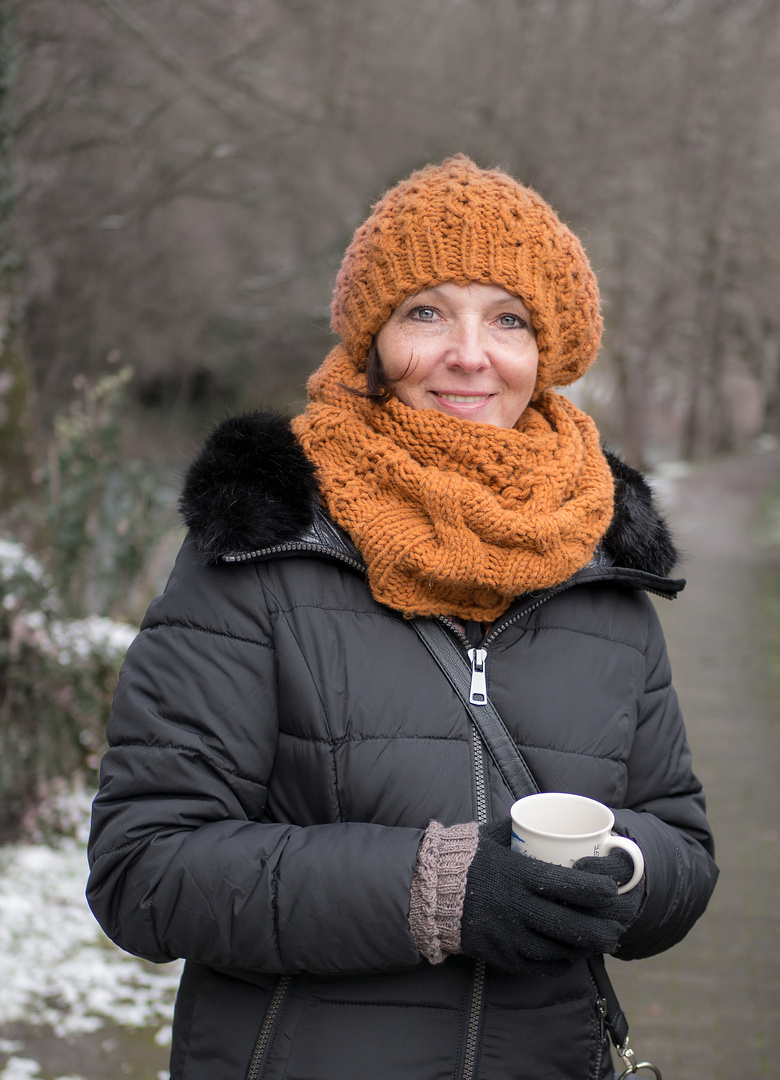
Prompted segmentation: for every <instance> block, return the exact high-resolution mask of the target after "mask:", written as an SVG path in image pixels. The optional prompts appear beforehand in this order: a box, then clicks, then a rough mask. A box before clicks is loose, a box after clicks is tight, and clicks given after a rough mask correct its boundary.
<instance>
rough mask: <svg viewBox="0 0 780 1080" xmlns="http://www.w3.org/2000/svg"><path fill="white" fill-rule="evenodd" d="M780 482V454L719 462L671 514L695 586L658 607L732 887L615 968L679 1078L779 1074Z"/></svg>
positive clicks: (638, 1021) (646, 1048)
mask: <svg viewBox="0 0 780 1080" xmlns="http://www.w3.org/2000/svg"><path fill="white" fill-rule="evenodd" d="M779 472H780V453H777V452H775V453H772V454H766V455H763V456H746V457H742V458H732V459H728V460H724V461H718V462H714V463H711V464H708V465H706V466H700V467H697V468H696V469H694V470H693V471H692V472H691V474H690V475H689V476H688V477H686V478H685V479H684V480H681V481H678V482H677V483H676V485H675V486H674V489H673V492H672V495H671V497H670V498H669V501H668V504H667V505H668V508H669V517H670V520H671V522H672V524H673V527H674V529H675V533H676V535H677V537H678V540H679V542H680V544H681V546H682V547H683V549H684V550H685V552H686V559H685V564H684V566H683V573H684V575H685V576H686V577H687V578H688V587H687V588H686V589H685V591H684V592H683V593H682V594H681V596H680V598H679V599H678V600H677V601H675V602H674V603H671V604H669V603H665V602H663V601H661V602H659V605H658V607H659V612H660V614H661V619H662V621H663V625H664V628H665V630H666V634H667V639H668V642H669V650H670V654H671V658H672V665H673V669H674V679H675V684H676V686H677V690H678V693H679V696H680V699H681V701H682V705H683V711H684V713H685V717H686V722H687V726H688V734H689V739H690V743H691V747H692V750H693V758H694V766H695V769H696V772H697V773H698V775H699V776H700V777H701V779H702V781H703V783H704V785H705V790H706V792H707V797H708V807H709V816H710V820H711V822H712V825H713V829H714V831H715V838H716V844H717V859H718V864H719V866H720V868H721V878H720V881H719V884H718V888H717V890H716V892H715V896H714V898H713V900H712V903H711V905H710V908H709V909H708V911H707V913H706V915H705V916H704V918H703V919H702V921H701V922H700V923H699V924H698V925H697V927H695V929H694V930H693V932H692V933H691V934H690V935H689V937H688V938H687V939H686V940H685V941H684V942H683V943H682V944H680V945H679V946H677V947H676V948H675V949H673V950H671V951H670V952H669V953H667V954H665V955H664V956H660V957H656V958H653V959H651V960H646V961H642V962H641V963H638V964H633V965H626V964H620V963H618V962H612V963H611V966H610V970H611V972H612V974H613V976H614V981H615V985H616V987H617V989H618V991H619V994H620V997H621V1001H622V1004H623V1007H624V1009H625V1011H626V1012H627V1014H628V1017H629V1020H630V1022H631V1027H632V1043H633V1045H634V1046H635V1048H636V1050H637V1053H638V1054H639V1055H641V1056H642V1057H649V1058H651V1060H655V1061H656V1063H657V1064H658V1065H659V1066H661V1067H663V1068H664V1075H665V1077H666V1078H667V1080H758V1078H759V1077H765V1076H776V1075H777V1074H778V1072H780V902H778V896H777V893H778V886H779V885H780V719H779V718H780V710H776V709H774V708H773V706H772V704H771V703H770V700H769V697H768V686H767V678H766V657H765V653H764V617H763V615H762V612H761V610H760V606H759V602H758V601H759V589H760V574H761V573H762V572H766V569H767V564H768V555H767V553H766V551H764V550H762V549H761V548H760V547H759V546H758V544H757V543H756V542H755V539H754V535H755V533H754V528H753V523H754V518H755V512H756V507H757V504H758V501H759V498H760V496H761V493H762V492H763V491H764V489H765V488H766V486H767V484H768V483H769V482H770V481H771V480H772V479H773V478H774V477H775V476H777V475H778V473H779ZM641 1075H644V1074H641Z"/></svg>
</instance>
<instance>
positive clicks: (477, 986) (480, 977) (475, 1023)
mask: <svg viewBox="0 0 780 1080" xmlns="http://www.w3.org/2000/svg"><path fill="white" fill-rule="evenodd" d="M471 735H472V746H473V749H474V792H475V797H474V802H475V810H476V814H477V821H478V822H479V824H480V825H484V824H485V822H486V821H487V794H486V780H485V758H484V748H483V746H482V739H481V738H480V737H479V732H478V731H477V728H476V725H474V724H472V725H471ZM486 966H487V965H486V964H485V961H484V960H476V961H475V962H474V976H473V979H472V984H471V1001H470V1002H469V1015H468V1020H467V1022H466V1041H465V1044H464V1049H463V1068H462V1069H461V1073H460V1080H474V1070H475V1069H476V1065H477V1050H478V1048H479V1031H480V1028H481V1026H482V1013H483V1009H484V1002H485V969H486Z"/></svg>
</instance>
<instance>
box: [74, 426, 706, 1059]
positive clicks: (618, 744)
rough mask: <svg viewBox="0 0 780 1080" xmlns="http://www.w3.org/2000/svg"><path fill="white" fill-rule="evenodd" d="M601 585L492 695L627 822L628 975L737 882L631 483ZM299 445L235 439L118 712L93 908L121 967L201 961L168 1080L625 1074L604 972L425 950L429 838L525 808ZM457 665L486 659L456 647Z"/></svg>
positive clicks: (572, 585) (536, 623) (498, 630)
mask: <svg viewBox="0 0 780 1080" xmlns="http://www.w3.org/2000/svg"><path fill="white" fill-rule="evenodd" d="M613 469H614V471H615V475H616V480H617V495H618V500H617V512H616V516H615V520H614V522H613V525H612V527H611V529H610V532H609V533H608V535H607V537H606V538H605V543H604V544H603V545H602V548H601V549H600V551H599V556H598V558H597V559H596V560H594V562H593V564H591V565H590V566H588V567H587V568H586V569H585V570H583V571H582V572H580V573H579V574H577V575H576V577H575V578H574V579H572V580H571V581H570V582H567V583H566V584H565V586H562V587H559V588H557V589H552V590H550V591H549V592H546V593H543V594H539V595H533V596H526V597H521V598H520V599H519V600H518V601H517V603H515V604H514V606H513V607H512V608H511V609H510V610H509V611H508V612H507V613H506V615H505V616H504V617H502V618H501V619H500V620H499V621H498V622H497V623H496V624H495V625H494V627H493V628H492V629H491V630H490V632H489V634H488V635H487V638H486V641H485V643H484V645H485V647H486V648H487V651H488V662H487V680H488V690H489V694H490V697H491V699H492V701H493V702H494V704H495V705H496V707H497V708H498V710H499V712H500V713H501V714H502V716H503V717H504V720H505V722H506V724H507V726H508V727H509V729H510V731H511V732H512V734H513V736H514V737H515V739H516V740H517V742H518V743H519V744H520V745H521V746H522V748H523V750H524V753H525V756H526V759H527V761H528V763H529V765H530V767H531V769H532V771H533V772H534V774H535V777H536V780H537V783H538V784H539V786H540V788H541V789H542V790H555V791H573V792H579V793H581V794H583V795H588V796H591V797H593V798H596V799H600V800H602V801H603V802H606V803H608V804H609V805H610V806H612V807H613V808H615V809H616V811H617V813H616V817H617V827H618V829H619V831H621V832H623V833H625V834H626V835H629V836H631V837H633V838H634V839H635V840H636V841H637V842H638V843H639V844H640V846H641V847H642V849H643V852H644V855H645V860H646V866H647V898H646V901H645V904H644V907H643V910H642V913H641V915H640V917H639V919H638V921H637V922H636V923H635V925H634V926H633V927H632V928H631V930H630V931H629V933H628V935H627V936H626V938H625V940H624V942H623V944H622V949H621V951H622V955H623V956H624V957H625V958H633V957H641V956H647V955H650V954H652V953H655V952H658V951H660V950H662V949H666V948H668V947H669V946H670V945H673V944H674V943H675V942H676V941H679V940H680V938H681V937H683V935H684V934H685V933H686V932H687V930H688V929H689V928H690V927H691V925H692V924H693V923H694V921H695V920H696V919H697V918H698V916H699V915H700V914H701V912H702V911H703V910H704V907H705V905H706V903H707V900H708V898H709V896H710V893H711V891H712V888H713V885H714V882H715V877H716V873H717V871H716V870H715V867H714V864H713V862H712V858H711V854H712V844H711V838H710V833H709V830H708V827H707V822H706V820H705V815H704V801H703V797H702V793H701V789H700V785H699V783H698V782H697V780H696V779H695V778H694V776H693V775H692V773H691V768H690V758H689V753H688V748H687V745H686V741H685V733H684V730H683V725H682V721H681V718H680V714H679V710H678V706H677V701H676V698H675V695H674V691H673V690H672V687H671V685H670V672H669V664H668V661H667V657H666V652H665V648H664V642H663V636H662V633H661V630H660V628H659V625H658V621H657V618H656V615H655V611H654V608H653V606H652V604H651V602H650V600H649V599H648V596H647V594H646V591H645V590H651V591H654V592H657V593H660V594H662V595H668V596H673V595H675V593H676V592H677V590H678V589H679V588H680V587H681V584H682V583H681V582H679V581H677V582H675V581H671V580H669V579H668V578H667V577H666V576H665V575H666V574H667V573H668V571H669V569H670V568H671V563H672V562H673V560H674V549H673V547H672V545H671V542H670V540H669V538H668V535H667V533H666V530H665V527H664V525H663V523H662V521H661V520H660V519H659V518H658V516H657V515H656V513H655V511H654V510H653V509H652V505H651V501H650V495H649V492H648V489H647V488H646V486H645V485H644V482H643V481H642V480H641V478H640V477H639V475H638V474H636V473H634V472H633V471H632V470H629V469H627V468H626V467H625V466H623V465H621V464H620V462H618V461H616V460H614V461H613ZM317 506H318V503H317V498H316V484H315V480H314V476H313V470H312V468H311V467H310V465H309V464H308V462H307V461H306V459H305V458H304V457H303V455H302V453H301V451H300V450H299V448H298V445H297V443H296V442H295V440H294V439H293V437H292V435H291V433H290V431H289V427H288V426H287V424H286V423H285V422H284V421H282V420H280V419H278V418H274V417H268V416H261V415H255V416H251V417H244V418H239V419H238V420H234V421H231V422H228V423H227V424H226V425H224V426H223V428H222V429H221V430H220V431H218V432H217V433H216V434H215V435H214V436H213V437H212V439H211V440H210V442H209V443H208V444H207V446H206V448H205V450H204V451H203V453H202V455H201V457H200V458H199V459H198V461H196V463H195V464H194V466H193V468H192V469H191V471H190V474H189V477H188V481H187V486H186V490H185V494H184V497H183V508H184V512H185V517H186V519H187V521H188V524H189V526H190V535H189V537H188V539H187V541H186V543H185V544H184V546H183V548H182V551H181V553H180V555H179V558H178V561H177V563H176V567H175V569H174V571H173V574H172V576H171V579H170V581H169V584H168V586H167V589H166V591H165V593H164V595H163V596H162V597H160V598H158V599H157V600H156V601H155V602H154V603H153V604H152V606H151V607H150V609H149V612H148V614H147V616H146V619H145V621H144V624H143V629H142V632H141V634H140V635H139V636H138V638H137V639H136V641H135V642H134V644H133V645H132V647H131V649H130V651H129V653H128V657H127V661H126V663H125V665H124V668H123V670H122V675H121V678H120V682H119V687H118V690H117V694H116V698H115V703H114V709H113V713H112V717H111V720H110V723H109V729H108V736H109V742H110V746H111V749H110V750H109V751H108V753H107V754H106V756H105V759H104V762H103V769H102V778H101V789H100V794H99V795H98V797H97V800H96V802H95V809H94V822H93V834H92V840H91V847H90V859H91V866H92V872H91V877H90V884H89V900H90V903H91V905H92V908H93V910H94V912H95V914H96V915H97V917H98V919H99V921H100V923H101V924H102V926H103V927H104V929H105V930H106V932H107V933H108V935H109V936H110V937H111V938H113V939H114V940H115V941H116V942H117V943H118V944H119V945H121V946H122V947H123V948H125V949H128V950H129V951H131V952H133V953H137V954H139V955H141V956H144V957H147V958H149V959H151V960H155V961H164V960H168V959H170V958H173V957H186V958H187V961H188V963H187V965H186V968H185V974H184V977H183V982H182V987H181V991H180V994H179V999H178V1002H177V1010H176V1020H175V1025H174V1045H173V1051H172V1075H173V1078H174V1080H245V1078H251V1080H259V1078H263V1080H277V1078H282V1077H284V1078H287V1080H368V1078H371V1080H400V1078H402V1077H403V1080H439V1078H441V1080H445V1078H446V1080H453V1078H466V1080H476V1078H479V1077H482V1078H485V1080H509V1078H512V1080H541V1078H542V1077H550V1078H553V1077H554V1078H556V1080H585V1078H586V1077H590V1078H595V1077H597V1076H600V1075H601V1074H602V1073H603V1072H604V1071H605V1070H606V1058H605V1057H604V1056H603V1054H602V1047H601V1041H600V1038H599V1028H598V1023H597V1020H596V1015H595V1010H594V996H595V995H594V992H593V988H592V985H591V981H590V976H589V973H588V968H587V965H585V964H584V963H581V964H577V965H575V966H574V967H573V968H572V969H571V970H570V971H569V973H568V974H566V975H563V976H561V977H558V978H539V977H531V976H509V975H506V974H504V973H501V972H497V971H493V970H490V969H487V971H485V969H484V966H483V965H480V964H476V965H475V964H474V963H473V962H472V961H469V960H466V959H465V958H463V957H453V958H451V959H449V960H447V961H446V962H445V963H444V964H442V965H440V966H438V967H432V966H430V965H429V964H427V963H426V962H424V961H421V959H420V956H419V954H418V952H417V949H416V948H415V944H414V941H413V939H412V936H411V933H410V930H409V924H408V910H409V889H410V883H411V876H412V868H413V866H414V862H415V857H416V854H417V848H418V845H419V842H420V839H421V836H422V832H423V830H424V829H425V827H426V825H427V824H428V822H429V821H430V820H431V819H432V818H436V819H438V820H439V821H441V822H443V823H445V824H452V823H455V822H459V821H469V820H474V818H475V817H476V809H475V807H476V801H475V800H476V795H477V792H476V787H475V784H476V781H475V776H478V774H479V772H480V770H484V772H485V778H486V783H485V789H484V790H485V795H486V798H487V803H486V805H487V810H488V813H490V814H492V815H493V816H494V817H498V816H505V815H506V814H507V813H508V810H509V806H510V803H511V801H512V799H511V795H510V794H509V792H508V791H507V790H506V788H505V787H504V785H503V783H502V781H501V779H500V777H499V775H498V774H497V772H496V771H495V769H494V768H493V766H492V763H491V761H490V760H489V759H488V757H487V755H486V754H485V753H484V752H483V751H482V748H481V746H480V745H479V743H478V742H477V741H476V740H475V739H474V736H473V731H472V728H471V725H470V722H469V719H468V717H467V715H466V714H465V712H464V709H463V707H462V706H461V704H460V703H459V700H458V699H457V697H456V696H455V694H454V692H453V691H452V690H451V688H450V686H449V684H448V682H447V681H446V679H445V677H444V676H443V675H442V673H441V671H440V670H439V668H438V667H437V665H436V663H435V662H434V661H433V659H432V658H431V657H430V656H429V654H428V653H427V651H426V649H425V647H424V646H423V644H422V643H421V642H420V640H419V638H418V636H417V634H416V633H415V631H414V629H413V627H412V626H411V625H410V624H409V622H408V621H407V620H405V619H404V618H403V617H402V616H401V615H399V614H397V613H396V612H394V611H392V610H390V609H388V608H386V607H383V606H382V605H380V604H378V603H377V602H376V601H375V600H374V599H373V597H372V596H371V593H370V592H369V590H368V588H367V586H366V583H365V577H364V572H363V566H362V562H361V559H360V556H359V555H358V553H357V552H356V551H355V549H354V548H353V547H352V545H351V544H350V542H349V540H348V539H347V538H346V537H345V536H344V535H343V534H342V533H341V532H340V531H339V530H337V529H336V528H335V527H334V526H333V525H332V523H331V522H330V521H329V520H328V518H327V517H325V516H324V515H323V514H322V513H321V511H318V509H317ZM452 631H453V633H455V634H456V636H458V638H459V640H460V641H461V643H462V645H463V647H464V662H466V661H465V648H466V643H465V641H464V640H463V639H462V638H461V637H460V635H459V634H458V631H457V629H456V628H454V627H453V628H452Z"/></svg>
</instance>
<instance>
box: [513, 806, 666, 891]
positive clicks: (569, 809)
mask: <svg viewBox="0 0 780 1080" xmlns="http://www.w3.org/2000/svg"><path fill="white" fill-rule="evenodd" d="M510 813H511V816H512V848H513V850H514V851H520V852H522V853H523V854H524V855H530V856H531V857H532V858H534V859H541V860H542V861H543V862H549V863H555V864H557V865H558V866H574V864H575V863H576V861H577V859H582V858H585V857H586V856H588V855H595V856H600V855H608V854H609V853H610V851H612V850H613V849H614V848H622V849H623V851H626V852H628V854H629V855H630V856H631V860H632V862H633V863H634V873H633V874H632V876H631V880H630V881H628V882H627V883H626V884H625V885H621V886H620V887H619V888H618V892H619V893H625V892H628V891H629V889H633V887H634V886H635V885H636V884H637V883H638V882H639V880H640V879H641V877H642V874H643V873H644V871H645V860H644V859H643V858H642V852H641V851H640V850H639V846H638V845H637V844H635V843H634V841H633V840H628V839H626V837H625V836H616V835H614V833H613V832H612V826H613V825H614V824H615V815H614V814H613V813H612V811H611V810H610V808H609V807H608V806H605V805H604V803H600V802H596V800H595V799H586V798H585V796H584V795H569V794H566V793H564V792H559V791H543V792H540V793H539V794H538V795H526V797H525V798H524V799H518V800H517V802H516V803H514V804H513V806H512V809H511V811H510Z"/></svg>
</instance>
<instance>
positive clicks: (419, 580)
mask: <svg viewBox="0 0 780 1080" xmlns="http://www.w3.org/2000/svg"><path fill="white" fill-rule="evenodd" d="M365 385H366V383H365V375H364V374H362V373H361V372H359V371H358V370H357V367H356V365H355V363H354V361H352V360H351V359H350V357H349V355H348V354H347V352H346V350H345V349H344V348H343V346H340V345H339V346H337V347H336V348H335V349H334V350H333V351H332V352H331V353H330V355H329V356H328V357H327V359H326V360H325V362H324V363H323V364H322V366H321V367H320V368H319V369H318V370H317V371H316V372H315V373H314V374H313V375H312V377H311V379H310V380H309V385H308V390H309V398H310V404H309V405H308V407H307V409H306V411H305V412H304V413H303V414H302V415H301V416H299V417H297V418H296V419H295V420H294V421H293V428H294V430H295V433H296V435H297V437H298V438H299V440H300V442H301V445H302V446H303V449H304V452H305V453H306V455H307V457H308V458H309V460H310V461H312V462H313V463H314V464H315V465H316V466H317V468H318V473H319V482H320V487H321V490H322V494H323V498H324V500H325V503H326V505H327V508H328V511H329V512H330V514H331V516H332V517H333V519H334V521H336V522H337V523H338V524H339V525H340V526H341V527H342V528H343V529H345V530H346V532H348V533H349V535H350V536H351V538H352V540H353V542H354V543H355V544H356V546H357V547H358V549H359V550H360V552H361V553H362V555H363V557H364V558H365V560H366V563H367V566H368V580H369V585H370V588H371V591H372V593H373V595H374V596H375V597H376V599H377V600H379V601H380V602H381V603H383V604H387V605H388V606H389V607H391V608H394V609H396V610H397V611H402V612H403V613H404V614H405V615H407V616H412V615H437V614H442V613H444V614H448V615H456V616H458V617H460V618H462V619H474V620H477V621H480V622H489V621H492V620H493V619H496V618H498V616H499V615H501V614H502V613H503V612H504V611H505V610H506V609H507V608H508V607H509V605H510V603H511V602H512V600H513V599H514V598H515V597H516V596H519V595H520V594H522V593H527V592H531V591H532V590H535V589H543V588H547V587H548V586H551V585H557V584H559V583H560V582H562V581H565V580H566V579H567V578H569V577H570V576H571V575H572V574H573V573H574V572H575V571H577V570H579V569H580V568H581V567H583V566H585V565H586V564H587V563H588V562H589V560H590V559H591V557H592V555H593V552H594V550H595V548H596V545H597V543H598V541H599V540H600V538H601V537H602V536H603V534H604V533H605V532H606V530H607V527H608V526H609V523H610V520H611V518H612V510H613V485H612V474H611V472H610V469H609V466H608V464H607V462H606V460H605V458H604V455H603V454H602V453H601V450H600V448H599V444H598V434H597V431H596V427H595V425H594V423H593V421H592V420H591V419H590V417H589V416H587V415H586V414H585V413H583V412H581V411H580V410H579V409H577V408H575V406H574V405H572V404H571V402H570V401H568V400H567V399H566V398H564V397H562V396H561V395H560V394H556V393H554V392H552V391H549V390H547V391H544V393H542V394H541V395H540V396H539V397H538V398H537V399H536V400H535V401H534V404H533V406H530V405H529V406H528V408H526V410H525V412H524V413H523V415H522V416H521V417H520V420H519V421H518V423H517V425H516V426H515V427H514V428H512V429H508V428H500V427H493V426H492V425H489V424H476V423H472V422H470V421H464V420H459V419H457V418H455V417H451V416H447V415H446V414H445V413H440V412H437V411H436V410H434V409H419V410H415V409H411V408H409V407H408V406H407V405H404V404H403V403H402V402H401V401H399V400H398V399H397V398H392V399H390V400H389V401H387V402H385V403H382V404H376V403H375V402H373V401H370V400H368V399H366V398H362V397H359V396H356V395H354V394H350V393H349V392H347V391H346V390H345V389H344V387H345V386H349V387H353V388H354V389H358V390H365Z"/></svg>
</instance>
